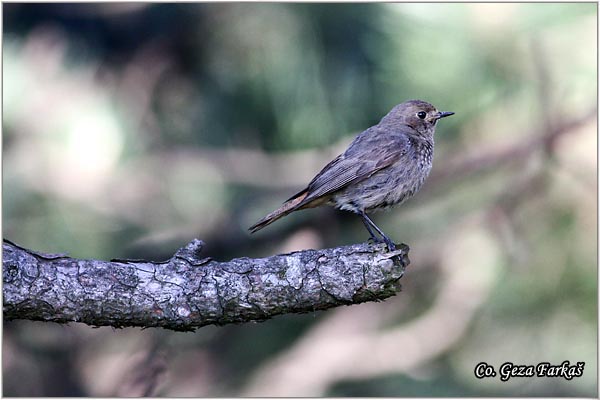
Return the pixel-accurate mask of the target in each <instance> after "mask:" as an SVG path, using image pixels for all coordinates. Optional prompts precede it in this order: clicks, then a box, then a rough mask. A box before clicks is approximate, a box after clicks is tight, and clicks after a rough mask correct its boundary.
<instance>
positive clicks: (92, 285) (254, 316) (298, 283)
mask: <svg viewBox="0 0 600 400" xmlns="http://www.w3.org/2000/svg"><path fill="white" fill-rule="evenodd" d="M203 244H204V243H203V242H202V241H200V240H198V239H194V240H193V241H192V242H190V243H189V244H188V245H186V246H185V247H182V248H181V249H179V250H178V251H177V252H176V253H175V254H174V255H173V257H171V258H170V259H169V260H167V261H165V262H150V261H143V260H140V261H137V260H111V261H110V262H108V261H99V260H80V259H74V258H70V257H68V256H66V255H64V254H44V253H40V252H35V251H31V250H27V249H24V248H22V247H20V246H18V245H16V244H14V243H11V242H9V241H7V240H4V243H3V250H4V252H3V266H4V268H3V279H4V287H3V294H4V318H5V319H6V320H14V319H29V320H38V321H53V322H59V323H65V322H83V323H86V324H88V325H93V326H113V327H126V326H138V327H144V328H146V327H162V328H166V329H173V330H180V331H185V330H194V329H196V328H199V327H202V326H205V325H210V324H215V325H223V324H228V323H240V322H248V321H262V320H266V319H268V318H271V317H273V316H275V315H279V314H285V313H303V312H310V311H314V310H324V309H327V308H331V307H337V306H340V305H348V304H355V303H362V302H366V301H376V300H382V299H385V298H387V297H390V296H393V295H394V294H395V293H396V292H397V291H399V290H400V284H399V280H400V278H401V277H402V275H403V273H404V269H405V268H406V266H407V265H408V263H409V260H408V251H409V249H408V246H406V245H400V247H399V250H396V251H394V252H386V251H385V250H384V247H383V246H382V245H371V244H366V243H362V244H354V245H350V246H345V247H338V248H333V249H324V250H304V251H299V252H294V253H290V254H281V255H276V256H272V257H268V258H258V259H251V258H246V257H244V258H238V259H233V260H231V261H228V262H217V261H214V260H211V259H210V258H202V257H200V252H201V250H202V246H203Z"/></svg>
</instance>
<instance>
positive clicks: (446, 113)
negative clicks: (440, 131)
mask: <svg viewBox="0 0 600 400" xmlns="http://www.w3.org/2000/svg"><path fill="white" fill-rule="evenodd" d="M451 115H454V113H453V112H452V111H440V112H438V113H437V116H436V118H435V119H440V118H444V117H449V116H451Z"/></svg>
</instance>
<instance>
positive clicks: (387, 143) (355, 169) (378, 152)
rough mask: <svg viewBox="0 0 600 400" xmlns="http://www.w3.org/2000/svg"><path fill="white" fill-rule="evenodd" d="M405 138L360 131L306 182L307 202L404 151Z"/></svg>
mask: <svg viewBox="0 0 600 400" xmlns="http://www.w3.org/2000/svg"><path fill="white" fill-rule="evenodd" d="M406 150H407V139H406V138H405V137H403V136H399V135H393V134H389V133H385V132H368V131H367V132H364V133H363V134H361V135H359V136H358V137H357V138H356V139H355V141H354V142H353V143H352V144H351V145H350V147H349V148H348V150H346V152H345V153H344V154H341V155H339V156H338V157H337V158H335V159H334V160H333V161H331V162H330V163H329V164H327V165H326V166H325V167H324V168H323V169H322V170H321V172H319V173H318V174H317V176H315V177H314V179H313V180H312V181H311V182H310V183H309V184H308V187H307V189H306V190H307V191H308V195H307V196H306V197H305V198H304V200H303V201H302V203H303V204H307V203H309V202H310V201H312V200H315V199H316V198H318V197H321V196H325V195H328V194H332V193H334V192H337V191H338V190H340V189H342V188H344V187H345V186H347V185H349V184H350V183H352V182H358V181H361V180H363V179H365V178H368V177H369V176H371V175H373V174H374V173H376V172H377V171H380V170H382V169H384V168H386V167H388V166H389V165H391V164H392V163H394V162H395V161H396V160H398V159H399V158H400V157H402V156H403V155H404V154H406Z"/></svg>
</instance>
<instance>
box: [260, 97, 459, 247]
mask: <svg viewBox="0 0 600 400" xmlns="http://www.w3.org/2000/svg"><path fill="white" fill-rule="evenodd" d="M452 114H454V113H453V112H442V111H438V110H436V108H435V107H434V106H432V105H431V104H429V103H427V102H425V101H422V100H409V101H406V102H404V103H401V104H399V105H397V106H396V107H394V108H393V109H392V110H391V111H390V112H389V113H388V114H387V115H386V116H385V117H383V118H382V119H381V121H379V123H378V124H377V125H375V126H372V127H370V128H369V129H367V130H366V131H364V132H362V133H361V134H359V135H358V136H357V137H356V138H355V139H354V141H353V142H352V143H351V144H350V146H349V147H348V149H347V150H346V151H345V152H344V153H343V154H340V155H339V156H338V157H336V158H335V159H334V160H333V161H331V162H330V163H329V164H327V165H326V166H325V167H324V168H323V169H322V170H321V172H319V173H318V174H317V176H315V177H314V178H313V180H312V181H311V182H310V183H309V184H308V186H307V187H306V188H305V189H303V190H301V191H300V192H298V193H296V194H295V195H294V196H292V197H290V198H289V199H288V200H287V201H286V202H285V203H284V204H283V205H282V206H281V207H280V208H278V209H277V210H275V211H273V212H272V213H270V214H269V215H267V216H266V217H264V218H263V219H261V220H260V221H258V222H257V223H256V224H254V225H252V226H251V227H250V228H249V229H250V231H251V232H252V233H254V232H256V231H258V230H260V229H262V228H264V227H265V226H267V225H269V224H270V223H272V222H274V221H276V220H277V219H279V218H281V217H283V216H285V215H287V214H289V213H291V212H293V211H297V210H301V209H304V208H311V207H317V206H320V205H323V204H327V205H331V206H333V207H335V208H337V209H340V210H348V211H352V212H354V213H357V214H359V215H360V216H361V218H362V220H363V223H364V224H365V227H366V228H367V230H368V231H369V234H370V235H371V237H372V238H373V239H374V240H375V241H377V242H380V241H382V240H383V241H384V242H385V243H386V244H387V245H388V248H390V250H392V249H394V248H395V246H394V244H393V242H392V241H391V240H390V239H389V238H388V237H387V236H386V235H385V234H384V233H383V232H382V231H381V229H379V228H378V227H377V225H375V223H374V222H373V221H371V219H370V218H369V217H368V216H367V213H369V212H372V211H376V210H381V209H386V208H388V207H391V206H393V205H396V204H400V203H402V202H403V201H404V200H406V199H407V198H409V197H411V196H412V195H414V194H415V193H416V192H417V191H418V190H419V189H420V188H421V186H422V185H423V182H424V181H425V178H427V176H428V175H429V171H430V170H431V162H432V159H433V134H434V132H435V125H436V122H437V121H438V120H439V119H441V118H444V117H447V116H449V115H452ZM373 229H375V231H376V232H377V233H379V235H380V236H381V239H379V238H377V237H376V236H375V234H374V232H373Z"/></svg>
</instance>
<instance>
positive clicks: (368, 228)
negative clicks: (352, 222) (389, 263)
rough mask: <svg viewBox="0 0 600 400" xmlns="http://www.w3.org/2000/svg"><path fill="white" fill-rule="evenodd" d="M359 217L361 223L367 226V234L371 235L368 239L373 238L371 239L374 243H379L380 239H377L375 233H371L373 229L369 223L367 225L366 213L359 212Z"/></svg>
mask: <svg viewBox="0 0 600 400" xmlns="http://www.w3.org/2000/svg"><path fill="white" fill-rule="evenodd" d="M360 217H361V220H362V222H363V224H364V225H365V228H367V231H369V235H371V237H370V238H369V239H373V241H374V242H375V243H381V239H379V238H378V237H377V236H375V234H374V233H373V230H372V229H371V225H369V222H368V220H367V219H366V214H365V213H364V212H361V213H360Z"/></svg>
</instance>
